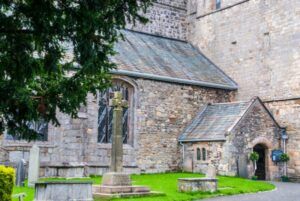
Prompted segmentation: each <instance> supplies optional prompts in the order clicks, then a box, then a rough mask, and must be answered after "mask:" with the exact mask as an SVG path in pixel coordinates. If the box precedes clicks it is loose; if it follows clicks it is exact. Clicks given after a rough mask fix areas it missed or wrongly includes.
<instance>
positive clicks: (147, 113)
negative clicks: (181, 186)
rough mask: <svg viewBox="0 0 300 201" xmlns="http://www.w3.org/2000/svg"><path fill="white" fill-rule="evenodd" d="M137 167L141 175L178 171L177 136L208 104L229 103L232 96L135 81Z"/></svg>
mask: <svg viewBox="0 0 300 201" xmlns="http://www.w3.org/2000/svg"><path fill="white" fill-rule="evenodd" d="M136 82H137V83H138V86H139V94H138V97H139V101H138V102H139V105H138V108H137V118H138V119H137V125H138V127H137V133H138V139H137V142H138V147H137V150H138V151H137V153H138V154H137V164H138V166H139V168H140V169H141V171H142V172H164V171H170V170H177V169H178V168H179V167H180V165H181V162H182V161H181V160H182V157H181V154H182V152H181V145H179V144H178V141H177V139H178V137H179V135H180V134H181V132H182V131H183V129H184V128H185V127H186V125H187V124H188V123H189V122H190V121H191V120H192V119H193V117H194V116H195V115H196V113H197V112H198V111H199V109H200V108H201V107H202V106H203V105H204V104H205V103H208V102H227V101H229V99H230V94H229V93H228V92H224V91H223V90H215V89H208V88H201V87H192V86H187V85H177V84H170V83H163V82H155V81H150V80H143V79H138V80H136Z"/></svg>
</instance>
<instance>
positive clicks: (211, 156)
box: [184, 142, 225, 174]
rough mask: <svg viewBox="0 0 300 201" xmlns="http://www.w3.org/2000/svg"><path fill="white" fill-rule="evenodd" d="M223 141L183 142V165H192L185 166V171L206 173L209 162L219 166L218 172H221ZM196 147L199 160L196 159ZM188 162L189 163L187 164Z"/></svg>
mask: <svg viewBox="0 0 300 201" xmlns="http://www.w3.org/2000/svg"><path fill="white" fill-rule="evenodd" d="M224 143H225V142H196V143H185V156H184V157H185V159H184V160H185V163H186V164H185V165H186V166H189V165H191V166H192V167H185V168H186V169H185V171H191V172H200V173H206V172H207V167H208V165H209V164H213V165H214V166H215V167H219V168H218V171H219V174H220V173H222V172H221V169H222V167H220V161H221V160H222V157H224V156H223V145H224ZM197 148H199V149H200V151H201V157H200V160H197ZM202 148H205V150H206V160H203V153H202ZM187 163H189V164H187Z"/></svg>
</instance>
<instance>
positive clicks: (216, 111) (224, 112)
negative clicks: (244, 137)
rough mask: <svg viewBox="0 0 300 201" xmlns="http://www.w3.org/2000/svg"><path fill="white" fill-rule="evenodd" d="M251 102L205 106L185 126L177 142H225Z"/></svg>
mask: <svg viewBox="0 0 300 201" xmlns="http://www.w3.org/2000/svg"><path fill="white" fill-rule="evenodd" d="M252 103H253V101H250V102H236V103H216V104H211V105H207V106H206V107H205V108H204V109H203V110H201V111H200V112H199V113H198V114H197V116H196V117H195V118H194V120H193V122H192V123H191V124H190V125H188V126H187V128H186V129H185V130H184V132H183V133H182V134H181V136H180V137H179V141H216V140H225V134H226V132H228V131H229V130H230V129H231V128H232V127H233V126H234V125H235V124H236V123H237V122H238V121H239V120H240V119H241V118H242V116H243V115H244V114H245V112H246V111H247V109H248V108H249V107H250V105H251V104H252Z"/></svg>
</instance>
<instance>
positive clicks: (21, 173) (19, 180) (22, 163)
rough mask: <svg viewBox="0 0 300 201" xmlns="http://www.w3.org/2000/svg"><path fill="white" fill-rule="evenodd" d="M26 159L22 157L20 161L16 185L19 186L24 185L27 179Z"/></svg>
mask: <svg viewBox="0 0 300 201" xmlns="http://www.w3.org/2000/svg"><path fill="white" fill-rule="evenodd" d="M25 163H26V162H25V160H24V159H21V160H20V161H19V162H18V165H17V174H16V185H17V186H24V181H25V173H26V171H25Z"/></svg>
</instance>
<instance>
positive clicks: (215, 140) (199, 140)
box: [178, 138, 226, 143]
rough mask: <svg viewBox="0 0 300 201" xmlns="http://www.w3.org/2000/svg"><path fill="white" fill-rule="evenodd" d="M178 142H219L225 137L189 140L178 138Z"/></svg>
mask: <svg viewBox="0 0 300 201" xmlns="http://www.w3.org/2000/svg"><path fill="white" fill-rule="evenodd" d="M178 141H179V143H183V142H220V141H226V139H225V138H219V139H190V140H178Z"/></svg>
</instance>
